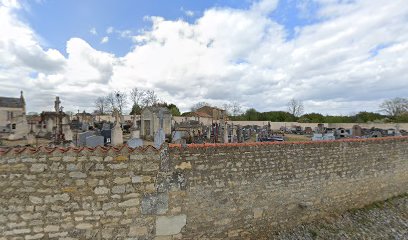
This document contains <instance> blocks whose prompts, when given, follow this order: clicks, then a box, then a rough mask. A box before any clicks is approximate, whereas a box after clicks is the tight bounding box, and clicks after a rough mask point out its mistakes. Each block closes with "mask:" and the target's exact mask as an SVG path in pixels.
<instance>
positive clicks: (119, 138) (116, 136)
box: [111, 121, 123, 146]
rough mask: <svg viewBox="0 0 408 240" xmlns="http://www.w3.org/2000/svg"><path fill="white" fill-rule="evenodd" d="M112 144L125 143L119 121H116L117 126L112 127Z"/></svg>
mask: <svg viewBox="0 0 408 240" xmlns="http://www.w3.org/2000/svg"><path fill="white" fill-rule="evenodd" d="M111 140H112V145H113V146H118V145H122V144H123V132H122V128H121V127H120V123H119V121H116V123H115V126H113V128H112V139H111Z"/></svg>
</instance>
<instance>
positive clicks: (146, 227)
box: [0, 137, 408, 239]
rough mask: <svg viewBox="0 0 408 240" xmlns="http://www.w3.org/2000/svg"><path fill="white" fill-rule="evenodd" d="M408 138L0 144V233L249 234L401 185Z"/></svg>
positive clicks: (405, 184)
mask: <svg viewBox="0 0 408 240" xmlns="http://www.w3.org/2000/svg"><path fill="white" fill-rule="evenodd" d="M407 170H408V138H407V137H400V138H383V139H367V140H347V141H333V142H304V143H277V144H276V143H253V144H217V145H212V144H210V145H208V144H207V145H189V146H188V147H187V148H182V147H181V146H178V145H171V146H169V147H167V146H163V147H162V148H161V149H158V150H156V149H154V148H152V147H147V148H138V149H135V150H133V149H128V148H127V147H123V148H120V149H117V148H96V149H47V148H40V149H28V148H26V149H24V148H23V149H12V150H8V151H3V152H1V151H0V191H1V194H0V239H43V238H45V239H48V238H60V239H112V238H116V239H203V238H205V239H225V238H236V239H243V238H254V237H256V236H258V234H259V233H260V232H262V233H266V232H272V231H275V230H278V229H280V228H286V227H290V226H292V225H295V224H297V223H299V222H306V221H310V220H312V219H314V218H317V217H321V216H325V215H327V214H333V213H338V212H342V211H344V210H346V209H350V208H355V207H361V206H364V205H366V204H368V203H371V202H373V201H377V200H383V199H387V198H389V197H391V196H394V195H398V194H401V193H405V192H408V175H407V174H406V172H407Z"/></svg>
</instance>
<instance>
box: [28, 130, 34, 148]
mask: <svg viewBox="0 0 408 240" xmlns="http://www.w3.org/2000/svg"><path fill="white" fill-rule="evenodd" d="M27 144H28V145H34V144H36V139H35V133H34V132H33V131H31V132H29V133H28V135H27Z"/></svg>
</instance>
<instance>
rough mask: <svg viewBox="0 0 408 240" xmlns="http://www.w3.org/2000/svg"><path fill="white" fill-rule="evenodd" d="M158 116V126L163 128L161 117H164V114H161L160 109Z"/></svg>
mask: <svg viewBox="0 0 408 240" xmlns="http://www.w3.org/2000/svg"><path fill="white" fill-rule="evenodd" d="M158 118H159V123H160V128H161V129H163V118H164V116H163V110H162V109H160V110H159V116H158Z"/></svg>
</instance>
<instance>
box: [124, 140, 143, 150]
mask: <svg viewBox="0 0 408 240" xmlns="http://www.w3.org/2000/svg"><path fill="white" fill-rule="evenodd" d="M127 145H128V146H129V147H131V148H137V147H141V146H143V140H142V139H140V138H132V139H130V140H129V141H127Z"/></svg>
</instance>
